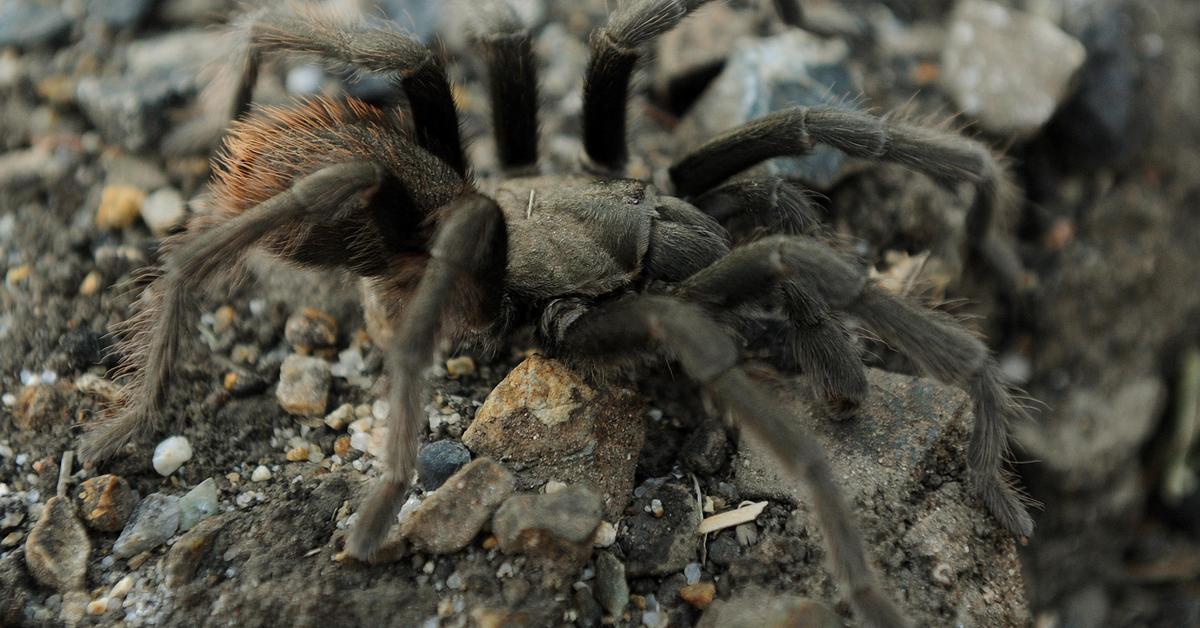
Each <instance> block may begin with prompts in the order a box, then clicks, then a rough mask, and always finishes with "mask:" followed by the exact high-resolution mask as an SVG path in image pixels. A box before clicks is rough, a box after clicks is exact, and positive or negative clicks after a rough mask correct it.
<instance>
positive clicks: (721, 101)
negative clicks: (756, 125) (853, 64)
mask: <svg viewBox="0 0 1200 628" xmlns="http://www.w3.org/2000/svg"><path fill="white" fill-rule="evenodd" d="M848 55H849V49H848V48H847V46H846V44H845V43H844V42H842V41H836V40H824V39H821V38H818V37H816V36H814V35H811V34H809V33H806V32H804V31H801V30H796V29H793V30H790V31H787V32H785V33H782V34H780V35H776V36H774V37H765V38H747V39H743V40H741V41H740V42H738V43H737V44H736V45H735V46H734V48H733V52H732V53H731V54H730V55H729V59H728V61H726V63H725V69H724V70H722V72H721V74H720V75H719V76H717V78H716V79H714V80H713V82H712V84H710V85H709V86H708V89H706V90H705V92H704V94H703V95H702V96H701V97H700V99H699V100H698V101H697V102H696V104H695V105H694V106H693V107H692V109H691V110H690V111H689V112H688V114H687V116H686V117H685V118H684V121H683V123H682V124H680V126H679V130H678V134H679V136H680V137H682V138H685V143H686V146H685V148H695V147H696V146H699V145H700V144H702V143H703V142H705V141H706V140H708V139H709V138H711V137H713V136H714V135H717V134H719V133H722V132H724V131H727V130H729V129H731V128H733V127H736V126H738V125H740V124H743V123H746V122H749V121H751V120H754V119H756V118H761V117H762V116H764V115H767V114H769V113H772V112H775V111H780V110H782V109H787V108H789V107H792V106H796V105H802V106H808V107H811V106H818V105H830V106H837V107H844V108H848V109H858V108H859V107H858V105H857V103H856V100H855V99H856V98H857V97H858V96H859V95H860V94H861V93H862V87H861V81H859V80H858V78H857V77H856V76H855V74H854V73H853V72H851V70H850V68H849V67H848V66H847V65H846V60H847V57H848ZM845 161H846V157H845V156H844V155H843V154H842V153H840V152H839V151H837V150H835V149H833V148H829V147H827V146H819V147H818V148H817V149H816V150H815V151H814V152H813V153H812V154H811V155H808V156H807V157H803V158H799V159H796V158H781V159H774V160H771V161H768V162H767V163H766V164H764V166H762V167H761V168H762V170H761V172H763V173H764V174H776V175H782V176H786V177H796V178H799V179H803V180H804V181H805V182H807V183H809V184H810V185H813V186H815V187H818V188H829V187H830V186H832V184H833V183H834V182H836V181H837V179H838V178H839V177H840V176H841V174H842V167H843V165H844V164H845Z"/></svg>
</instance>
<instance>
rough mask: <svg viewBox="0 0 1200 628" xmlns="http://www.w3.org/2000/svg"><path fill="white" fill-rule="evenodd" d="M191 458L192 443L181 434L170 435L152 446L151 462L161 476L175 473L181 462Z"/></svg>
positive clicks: (181, 464)
mask: <svg viewBox="0 0 1200 628" xmlns="http://www.w3.org/2000/svg"><path fill="white" fill-rule="evenodd" d="M191 458H192V444H191V443H189V442H188V439H187V438H185V437H183V436H172V437H170V438H168V439H166V440H164V441H163V442H161V443H159V444H158V446H157V447H155V448H154V458H153V459H152V463H153V465H154V470H155V471H157V472H158V474H159V475H161V476H164V477H165V476H168V475H171V474H172V473H175V471H176V470H178V469H179V467H181V466H183V463H185V462H187V461H188V460H190V459H191Z"/></svg>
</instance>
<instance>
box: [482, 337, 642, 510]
mask: <svg viewBox="0 0 1200 628" xmlns="http://www.w3.org/2000/svg"><path fill="white" fill-rule="evenodd" d="M640 409H641V406H640V402H639V401H638V400H637V398H636V397H635V396H634V395H633V394H632V393H631V392H629V391H627V390H623V389H618V388H615V387H613V388H610V389H608V390H605V391H599V390H596V389H594V388H592V387H591V386H589V385H588V384H587V382H585V381H584V380H583V378H581V377H580V376H579V375H578V374H576V373H575V372H574V371H572V370H571V369H569V368H567V367H566V365H564V364H562V363H561V362H558V361H557V360H551V359H549V358H545V357H541V356H531V357H529V358H528V359H526V360H525V361H524V362H522V363H521V364H519V365H517V367H516V368H515V369H513V371H512V372H511V373H509V375H508V377H505V378H504V380H503V381H501V382H500V383H499V384H498V385H497V386H496V388H495V389H494V390H492V392H491V394H490V395H488V398H487V399H486V400H485V401H484V403H483V406H481V407H480V408H479V410H478V411H477V412H476V413H475V419H474V421H472V422H471V425H470V427H469V428H467V431H466V432H465V433H464V434H463V444H465V445H466V446H467V447H468V448H469V449H470V450H471V451H472V453H474V454H475V455H477V456H489V457H492V458H495V459H497V460H502V461H504V462H505V463H507V464H508V466H509V467H510V468H513V469H515V470H516V474H517V485H518V487H519V488H521V489H522V490H529V489H532V488H534V487H538V486H541V485H543V484H545V483H546V482H547V481H550V480H557V481H560V482H565V483H567V484H584V485H586V486H588V487H589V488H591V489H592V490H594V491H595V492H596V493H597V494H599V495H600V496H601V497H602V499H603V501H604V512H605V515H606V516H607V517H608V518H609V519H610V520H615V519H616V518H617V517H618V516H619V515H620V513H621V511H622V510H623V509H624V508H625V504H626V503H627V501H628V499H629V493H630V491H631V490H632V488H633V473H634V470H635V468H636V466H637V459H638V454H639V452H640V451H641V449H642V441H643V440H644V439H645V428H644V426H643V425H642V416H641V411H640Z"/></svg>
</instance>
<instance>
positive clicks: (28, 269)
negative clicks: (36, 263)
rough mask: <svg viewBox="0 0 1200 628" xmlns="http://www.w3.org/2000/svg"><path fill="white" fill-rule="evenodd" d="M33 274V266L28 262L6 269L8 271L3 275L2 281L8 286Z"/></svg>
mask: <svg viewBox="0 0 1200 628" xmlns="http://www.w3.org/2000/svg"><path fill="white" fill-rule="evenodd" d="M32 274H33V267H32V266H30V265H29V264H21V265H20V266H13V267H12V268H10V269H8V273H6V274H5V275H4V283H5V284H6V285H9V286H15V285H17V284H19V283H21V282H22V281H25V280H26V279H29V276H30V275H32Z"/></svg>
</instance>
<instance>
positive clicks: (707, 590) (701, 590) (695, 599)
mask: <svg viewBox="0 0 1200 628" xmlns="http://www.w3.org/2000/svg"><path fill="white" fill-rule="evenodd" d="M716 594H717V585H715V584H713V583H711V582H695V583H691V584H688V585H687V586H685V587H683V588H681V589H679V597H681V598H683V600H684V601H685V602H687V603H688V604H691V605H692V606H694V607H696V608H698V609H700V610H704V609H706V608H708V606H709V604H712V601H713V597H714V596H716Z"/></svg>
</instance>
